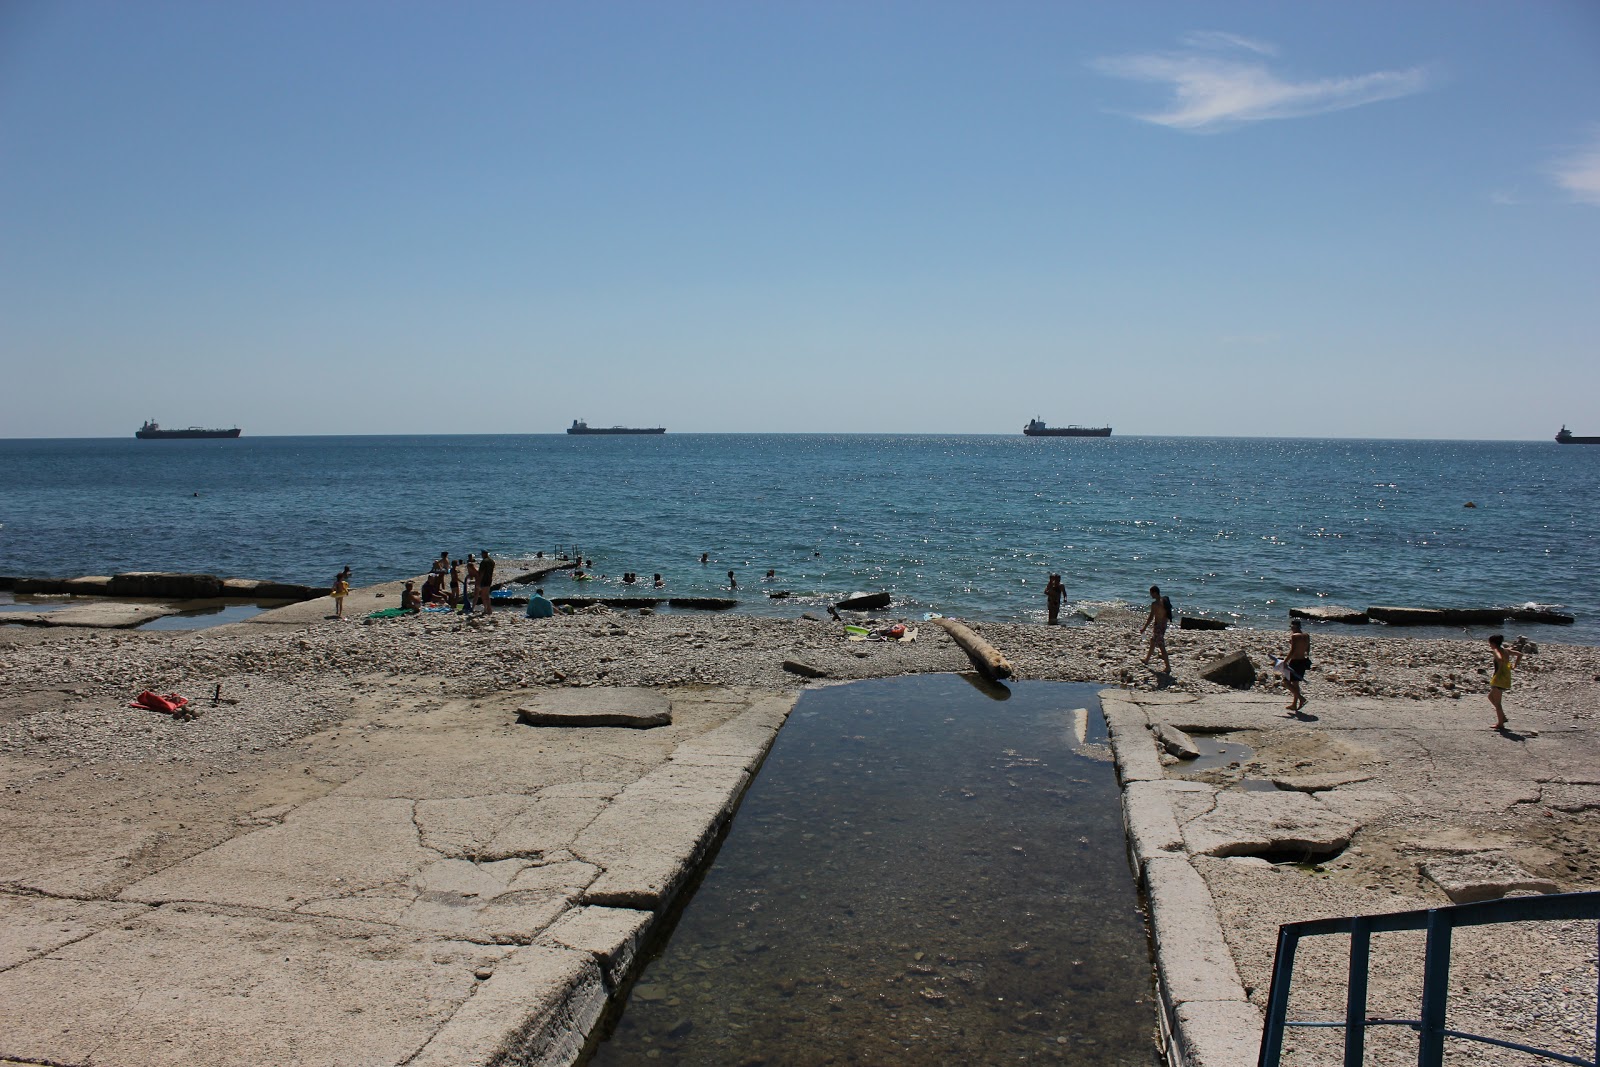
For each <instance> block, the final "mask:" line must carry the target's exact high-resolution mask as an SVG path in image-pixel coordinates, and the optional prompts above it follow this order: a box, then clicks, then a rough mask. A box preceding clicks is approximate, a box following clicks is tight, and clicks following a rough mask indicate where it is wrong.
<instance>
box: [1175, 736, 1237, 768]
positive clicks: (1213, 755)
mask: <svg viewBox="0 0 1600 1067" xmlns="http://www.w3.org/2000/svg"><path fill="white" fill-rule="evenodd" d="M1189 739H1190V740H1191V741H1193V742H1194V747H1195V748H1198V749H1199V750H1200V758H1199V759H1192V760H1188V761H1186V762H1184V763H1183V764H1182V766H1181V767H1179V768H1178V769H1179V770H1181V771H1182V772H1183V773H1184V774H1185V775H1188V774H1190V773H1196V772H1201V771H1225V770H1228V769H1229V767H1230V765H1232V764H1236V763H1237V764H1240V765H1243V763H1244V761H1245V760H1247V759H1249V758H1250V757H1251V756H1254V755H1255V750H1254V749H1252V748H1251V747H1250V746H1249V745H1241V744H1239V742H1237V741H1218V740H1217V739H1216V738H1215V737H1210V736H1207V735H1206V734H1193V735H1191V736H1190V738H1189Z"/></svg>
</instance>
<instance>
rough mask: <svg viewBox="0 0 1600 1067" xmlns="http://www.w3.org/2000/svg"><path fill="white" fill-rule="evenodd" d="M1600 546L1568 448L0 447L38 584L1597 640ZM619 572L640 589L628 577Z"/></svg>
mask: <svg viewBox="0 0 1600 1067" xmlns="http://www.w3.org/2000/svg"><path fill="white" fill-rule="evenodd" d="M1597 530H1600V448H1584V447H1577V446H1566V447H1563V446H1560V445H1557V444H1555V443H1554V442H1483V441H1379V440H1308V439H1262V438H1197V437H1111V438H1028V437H1023V436H1021V435H939V434H914V435H893V434H694V433H668V434H665V435H661V436H617V437H611V436H588V437H581V436H580V437H574V436H569V435H566V434H529V435H511V436H498V435H482V436H394V437H383V436H349V437H334V436H329V437H251V436H245V437H241V438H239V439H237V440H175V441H136V440H134V439H133V437H132V435H131V434H130V435H129V436H128V437H127V438H125V439H83V440H69V439H43V440H0V575H19V576H29V577H70V576H76V575H83V574H114V573H117V572H121V571H128V570H172V571H194V572H203V573H210V574H218V575H223V576H234V577H247V578H265V579H276V580H280V581H290V582H304V583H311V584H324V585H325V584H328V583H329V582H330V580H331V579H332V577H333V575H334V573H335V572H336V571H337V570H338V569H339V568H340V567H342V566H345V565H347V564H348V565H349V566H350V567H351V568H352V569H353V571H354V575H355V581H356V584H366V583H373V582H379V581H385V580H391V579H397V578H402V577H408V576H411V575H415V574H418V573H420V572H423V571H425V570H426V569H427V567H428V564H429V562H430V560H432V559H433V558H434V557H436V556H437V555H438V554H439V552H441V551H449V552H450V554H451V556H452V557H459V556H465V555H466V554H467V553H468V552H477V551H480V550H482V549H486V548H487V549H489V550H491V551H492V552H494V553H495V554H496V555H497V556H500V557H505V558H508V559H526V558H533V557H535V556H536V554H537V553H540V552H543V553H544V554H545V555H546V556H550V555H552V554H557V553H562V552H565V553H568V554H569V555H576V556H581V557H582V558H585V559H590V560H592V561H593V573H594V574H595V575H597V576H599V575H604V578H599V577H597V578H596V580H595V581H592V582H582V583H580V582H575V581H573V580H572V579H570V578H567V577H565V576H561V577H551V578H549V579H548V580H547V581H546V582H545V585H546V587H547V588H546V592H547V593H548V594H550V595H556V596H559V595H575V594H580V593H581V594H585V595H623V594H625V593H629V592H643V591H644V589H645V588H647V587H648V585H649V583H650V579H651V576H652V575H654V574H657V573H659V574H660V575H661V576H662V578H663V581H664V583H665V589H666V591H667V592H668V593H670V594H673V595H681V596H688V595H712V594H714V595H723V596H730V595H731V596H735V597H737V598H738V599H739V601H740V610H742V611H745V612H747V613H753V614H761V615H776V616H790V617H792V616H795V615H798V614H799V613H800V612H801V611H805V610H817V609H818V608H819V607H820V606H821V605H824V604H826V603H830V602H831V601H833V600H834V599H837V598H839V597H841V596H843V595H846V594H849V593H853V592H863V591H876V590H887V591H889V592H891V593H892V594H894V597H895V610H896V612H897V613H906V614H916V613H924V612H939V613H941V614H946V615H960V616H965V617H970V618H974V619H979V620H983V619H992V620H1025V621H1043V620H1044V617H1045V604H1044V586H1045V581H1046V578H1047V577H1048V576H1049V575H1050V574H1051V573H1059V574H1060V575H1061V576H1062V580H1063V582H1064V583H1065V586H1066V591H1067V600H1068V603H1069V606H1070V605H1075V604H1098V603H1102V602H1111V601H1126V602H1129V603H1133V604H1136V605H1142V604H1143V603H1144V602H1145V601H1146V600H1147V596H1146V592H1145V591H1146V590H1147V589H1148V587H1149V586H1150V585H1152V584H1157V585H1160V586H1161V588H1162V591H1163V592H1164V593H1166V594H1168V595H1169V596H1170V597H1171V598H1172V601H1173V603H1174V605H1175V607H1176V609H1177V611H1178V612H1179V613H1180V614H1199V615H1209V616H1212V617H1215V618H1221V619H1228V620H1232V621H1236V622H1238V623H1242V624H1246V625H1252V626H1266V627H1282V626H1283V625H1284V623H1285V621H1286V618H1287V611H1288V609H1289V608H1291V607H1300V606H1309V605H1318V604H1322V605H1327V604H1340V605H1345V606H1349V607H1356V608H1364V607H1367V606H1369V605H1374V604H1391V605H1405V606H1424V607H1429V606H1431V607H1481V606H1496V607H1500V606H1524V605H1540V606H1546V607H1553V608H1558V609H1560V610H1563V611H1566V612H1569V613H1571V614H1574V615H1576V616H1577V620H1578V621H1577V623H1576V624H1575V625H1572V626H1566V627H1559V628H1557V627H1548V626H1537V625H1531V624H1522V623H1511V624H1508V627H1507V629H1508V630H1509V631H1511V632H1514V633H1525V634H1527V635H1528V636H1530V637H1543V638H1544V639H1547V640H1556V641H1567V642H1571V643H1579V644H1591V645H1593V644H1600V537H1597V535H1596V531H1597ZM702 554H704V555H705V556H706V562H704V563H702V562H701V557H702ZM510 569H511V567H510V566H508V567H507V568H506V570H503V571H502V572H501V573H502V574H506V571H507V570H510ZM769 570H770V571H772V572H773V577H772V578H771V579H770V580H768V579H767V578H766V574H767V572H768V571H769ZM630 571H631V572H634V573H636V574H638V575H640V576H641V578H642V579H643V582H642V585H635V586H631V587H629V586H625V585H623V584H622V581H621V576H622V575H623V573H624V572H630ZM729 571H732V572H733V574H734V580H735V581H736V582H737V585H738V588H737V590H736V591H734V592H729V591H728V586H729V584H730V583H729V578H728V572H729ZM507 576H510V575H509V574H507ZM774 593H779V594H787V595H783V596H776V597H775V596H772V595H771V594H774ZM1384 629H1386V628H1384V627H1369V628H1368V632H1374V631H1380V630H1384ZM1401 632H1403V633H1410V632H1411V631H1401ZM1454 632H1458V633H1459V632H1461V631H1454ZM1485 632H1486V631H1485ZM1475 633H1476V631H1474V632H1471V633H1465V634H1464V636H1474V635H1475Z"/></svg>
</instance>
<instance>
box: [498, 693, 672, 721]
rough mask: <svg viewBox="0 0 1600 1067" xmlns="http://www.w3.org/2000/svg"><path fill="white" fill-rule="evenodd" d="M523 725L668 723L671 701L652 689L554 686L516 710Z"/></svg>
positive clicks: (670, 716) (670, 717) (670, 714)
mask: <svg viewBox="0 0 1600 1067" xmlns="http://www.w3.org/2000/svg"><path fill="white" fill-rule="evenodd" d="M517 721H518V722H520V723H522V724H524V725H526V726H628V727H633V728H635V729H648V728H650V727H653V726H666V725H668V724H670V723H671V722H672V702H671V701H670V700H668V698H667V696H666V694H664V693H661V692H659V691H657V690H654V689H638V688H633V689H554V690H551V691H549V692H546V693H540V694H538V695H537V696H535V697H534V698H533V699H532V700H530V701H529V702H528V703H526V704H524V705H523V706H522V707H520V708H518V709H517Z"/></svg>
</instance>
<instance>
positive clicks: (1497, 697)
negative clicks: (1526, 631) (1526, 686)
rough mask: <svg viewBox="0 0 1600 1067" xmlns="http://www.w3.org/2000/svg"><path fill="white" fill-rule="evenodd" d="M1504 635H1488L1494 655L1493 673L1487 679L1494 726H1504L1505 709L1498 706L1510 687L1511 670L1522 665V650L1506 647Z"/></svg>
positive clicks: (1500, 728) (1490, 648)
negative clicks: (1492, 706) (1492, 707)
mask: <svg viewBox="0 0 1600 1067" xmlns="http://www.w3.org/2000/svg"><path fill="white" fill-rule="evenodd" d="M1505 640H1506V639H1505V637H1504V636H1503V635H1501V634H1491V635H1489V651H1490V652H1491V653H1493V655H1494V675H1493V676H1492V677H1491V678H1490V679H1489V703H1490V704H1492V705H1494V718H1495V724H1494V728H1495V729H1496V730H1504V729H1505V728H1506V711H1505V708H1503V707H1501V706H1500V701H1501V700H1502V699H1503V698H1504V697H1505V694H1506V690H1508V689H1510V688H1511V670H1512V668H1513V667H1520V666H1521V665H1522V650H1521V649H1520V648H1510V649H1508V648H1506V647H1505Z"/></svg>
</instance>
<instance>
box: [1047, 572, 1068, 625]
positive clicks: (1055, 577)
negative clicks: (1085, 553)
mask: <svg viewBox="0 0 1600 1067" xmlns="http://www.w3.org/2000/svg"><path fill="white" fill-rule="evenodd" d="M1065 592H1066V587H1065V586H1063V585H1062V584H1061V575H1059V574H1052V575H1051V576H1050V580H1049V581H1047V582H1045V583H1044V603H1045V607H1046V608H1048V609H1049V611H1050V619H1049V622H1048V624H1047V625H1050V626H1054V625H1055V624H1056V620H1057V619H1058V618H1059V617H1060V616H1061V597H1062V595H1063V594H1064V593H1065Z"/></svg>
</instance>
